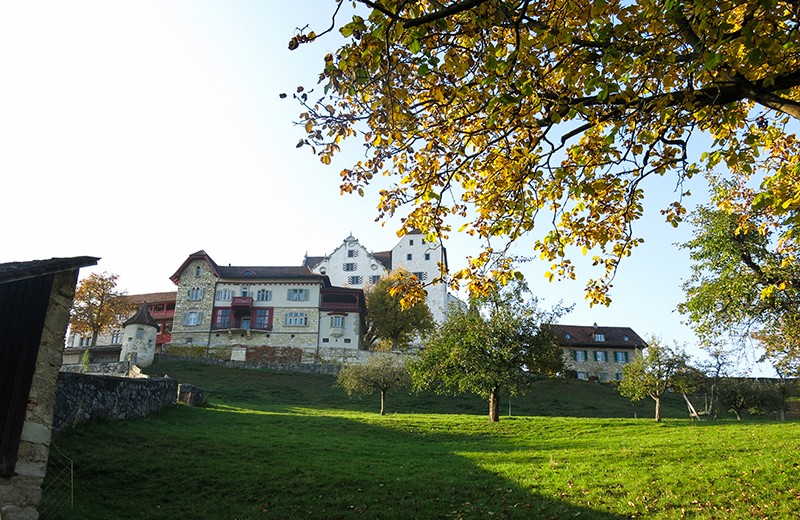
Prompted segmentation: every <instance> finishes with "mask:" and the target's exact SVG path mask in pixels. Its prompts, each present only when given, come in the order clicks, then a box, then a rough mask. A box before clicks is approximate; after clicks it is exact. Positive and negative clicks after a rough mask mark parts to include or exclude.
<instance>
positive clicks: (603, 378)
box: [597, 372, 608, 383]
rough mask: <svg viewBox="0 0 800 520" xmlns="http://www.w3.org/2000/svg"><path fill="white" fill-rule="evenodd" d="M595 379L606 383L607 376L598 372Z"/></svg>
mask: <svg viewBox="0 0 800 520" xmlns="http://www.w3.org/2000/svg"><path fill="white" fill-rule="evenodd" d="M597 379H598V380H600V382H601V383H604V382H606V381H608V374H607V373H605V372H600V373H598V374H597Z"/></svg>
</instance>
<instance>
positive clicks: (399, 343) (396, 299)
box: [364, 269, 435, 350]
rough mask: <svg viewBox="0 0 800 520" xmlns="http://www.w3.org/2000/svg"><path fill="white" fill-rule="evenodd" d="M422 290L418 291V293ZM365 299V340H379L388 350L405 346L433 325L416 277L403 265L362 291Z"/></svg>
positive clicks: (372, 342) (372, 341) (431, 328)
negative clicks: (403, 267)
mask: <svg viewBox="0 0 800 520" xmlns="http://www.w3.org/2000/svg"><path fill="white" fill-rule="evenodd" d="M420 292H421V294H419V293H420ZM364 295H365V297H366V301H367V331H366V334H365V343H367V344H368V345H373V346H375V344H376V342H377V341H378V340H382V342H383V343H384V344H385V345H386V346H388V347H389V348H390V349H391V350H398V349H404V348H407V347H408V346H409V344H410V343H411V342H412V341H413V340H414V338H415V337H417V336H424V335H426V334H428V333H429V332H430V331H431V330H433V328H434V325H435V323H434V320H433V315H432V314H431V311H430V309H429V308H428V305H427V303H425V292H424V289H422V287H421V285H420V282H419V280H417V279H416V277H414V276H413V275H412V274H411V273H409V272H408V271H405V270H403V269H396V270H395V271H393V272H392V273H391V274H390V275H389V276H387V277H385V278H382V279H381V280H379V281H378V282H377V283H375V284H374V285H371V286H369V287H367V288H366V289H365V291H364Z"/></svg>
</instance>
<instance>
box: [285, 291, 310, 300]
mask: <svg viewBox="0 0 800 520" xmlns="http://www.w3.org/2000/svg"><path fill="white" fill-rule="evenodd" d="M310 296H311V291H309V290H308V289H298V288H292V289H287V290H286V299H287V300H288V301H290V302H307V301H308V300H309V298H310Z"/></svg>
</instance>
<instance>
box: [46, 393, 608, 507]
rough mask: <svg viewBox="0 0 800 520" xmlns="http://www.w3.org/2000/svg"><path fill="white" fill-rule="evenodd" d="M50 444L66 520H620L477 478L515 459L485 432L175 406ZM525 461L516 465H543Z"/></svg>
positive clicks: (489, 477) (513, 449)
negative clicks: (67, 493)
mask: <svg viewBox="0 0 800 520" xmlns="http://www.w3.org/2000/svg"><path fill="white" fill-rule="evenodd" d="M444 425H446V423H444V422H443V423H442V428H444ZM388 426H390V425H388ZM432 432H433V433H432ZM59 442H60V444H61V446H62V449H63V450H65V451H67V452H69V453H71V456H72V457H73V458H74V459H75V468H76V475H75V481H76V498H75V501H76V509H75V510H74V512H73V514H72V516H70V517H68V518H95V519H98V518H99V519H102V518H114V519H120V520H123V519H128V518H130V519H173V518H215V519H231V520H232V519H239V520H244V519H256V518H258V519H262V518H281V519H284V518H286V519H290V518H355V517H360V518H376V519H377V518H490V517H496V518H567V517H580V518H596V519H617V518H624V517H623V516H620V515H617V514H612V513H607V512H603V511H598V510H594V509H591V508H589V507H582V506H580V505H576V504H572V503H568V502H567V501H565V500H561V499H559V498H557V497H553V496H545V495H542V494H538V493H536V492H535V491H533V490H532V489H524V488H523V487H521V486H520V485H519V484H517V483H516V482H513V481H511V480H508V479H507V478H504V477H502V476H500V475H497V474H495V473H493V472H491V471H488V470H486V469H484V468H481V467H480V466H479V465H478V464H477V463H476V461H475V460H474V457H472V454H478V459H479V460H487V458H488V457H496V458H497V459H498V460H504V459H517V458H518V457H520V456H525V455H522V454H520V453H518V452H519V447H518V446H514V445H512V443H511V442H510V441H508V440H507V439H506V438H504V437H503V436H496V435H492V434H491V432H487V431H486V430H485V429H484V430H482V432H478V433H475V434H473V433H471V432H470V433H453V432H448V431H443V429H439V430H437V429H436V428H433V429H430V428H419V430H418V431H414V430H413V428H412V429H410V430H401V429H398V428H392V427H384V426H383V425H381V424H376V423H371V422H367V421H360V420H354V419H352V418H348V417H345V416H341V417H339V416H335V415H315V414H309V415H301V414H286V413H282V412H278V411H277V410H276V411H275V412H274V413H270V412H256V411H251V412H249V413H248V412H247V411H246V410H236V409H235V408H207V409H192V408H188V407H178V408H177V409H174V410H169V411H167V412H164V413H162V414H159V415H158V416H155V417H151V418H149V419H144V420H135V421H126V422H119V423H111V422H109V423H99V424H93V425H87V426H85V427H81V428H79V429H78V430H75V431H73V432H69V433H68V434H66V435H64V436H63V437H62V438H61V439H60V441H59ZM459 453H470V458H467V456H464V455H459ZM531 453H534V455H532V456H531V455H528V457H529V460H526V461H524V464H523V467H524V465H529V466H531V465H532V466H538V465H545V464H547V463H548V462H547V460H548V457H546V456H545V455H544V454H543V453H541V452H536V451H532V452H531ZM132 504H133V506H132Z"/></svg>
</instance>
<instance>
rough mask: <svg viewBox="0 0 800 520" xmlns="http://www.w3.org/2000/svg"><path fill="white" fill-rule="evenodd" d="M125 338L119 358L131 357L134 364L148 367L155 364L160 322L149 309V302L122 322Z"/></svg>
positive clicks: (122, 359)
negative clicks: (154, 358)
mask: <svg viewBox="0 0 800 520" xmlns="http://www.w3.org/2000/svg"><path fill="white" fill-rule="evenodd" d="M122 326H123V334H122V337H123V340H122V350H121V351H120V353H119V360H120V361H125V360H127V359H130V361H131V363H132V364H135V365H137V366H140V367H148V366H150V365H152V364H153V357H154V356H155V351H156V334H158V322H156V320H154V319H153V317H152V316H151V315H150V311H148V310H147V302H145V303H142V305H141V306H140V307H139V310H138V311H136V314H134V315H133V316H131V317H130V318H128V320H127V321H126V322H125V323H123V324H122Z"/></svg>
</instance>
